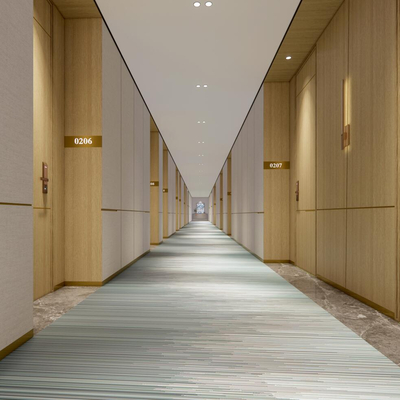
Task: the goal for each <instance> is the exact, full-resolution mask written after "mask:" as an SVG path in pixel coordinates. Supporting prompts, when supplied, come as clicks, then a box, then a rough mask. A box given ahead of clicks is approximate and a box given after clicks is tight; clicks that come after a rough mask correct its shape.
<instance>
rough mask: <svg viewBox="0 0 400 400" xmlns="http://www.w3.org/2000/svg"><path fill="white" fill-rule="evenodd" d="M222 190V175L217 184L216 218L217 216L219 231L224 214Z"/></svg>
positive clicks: (216, 222) (216, 221) (216, 223)
mask: <svg viewBox="0 0 400 400" xmlns="http://www.w3.org/2000/svg"><path fill="white" fill-rule="evenodd" d="M220 189H221V174H219V176H218V179H217V182H216V184H215V216H216V220H215V225H216V226H217V228H219V229H221V213H222V210H221V202H220V198H221V196H222V193H221V190H220Z"/></svg>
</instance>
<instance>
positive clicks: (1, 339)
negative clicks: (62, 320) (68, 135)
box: [0, 0, 33, 359]
mask: <svg viewBox="0 0 400 400" xmlns="http://www.w3.org/2000/svg"><path fill="white" fill-rule="evenodd" d="M32 16H33V6H32V1H31V0H21V1H18V2H14V1H8V2H3V3H2V10H1V13H0V36H1V38H2V40H1V43H0V58H1V59H2V60H6V62H4V63H2V67H1V69H0V92H1V93H2V94H4V95H3V96H1V97H0V131H1V134H0V170H1V173H0V275H1V277H2V278H1V279H0V321H1V329H0V359H1V358H3V357H5V356H6V355H7V354H8V353H9V352H11V351H12V350H13V349H14V348H16V347H17V346H18V345H21V344H22V343H23V342H24V341H26V340H27V339H29V338H30V337H32V335H33V331H32V329H33V315H32V314H33V310H32V299H33V207H32V204H33V195H32V193H33V182H32V176H33V108H32V104H33V103H32V98H33V51H32V43H33V31H32Z"/></svg>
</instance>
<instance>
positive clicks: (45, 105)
mask: <svg viewBox="0 0 400 400" xmlns="http://www.w3.org/2000/svg"><path fill="white" fill-rule="evenodd" d="M33 48H34V57H33V60H34V63H33V87H34V91H33V177H34V179H33V205H34V207H41V208H44V207H47V208H51V205H52V202H51V201H52V192H53V190H52V186H51V183H50V184H49V192H48V194H43V193H42V181H41V180H40V177H41V176H42V163H43V162H46V163H47V164H48V167H49V179H50V182H52V181H53V163H52V113H53V111H52V73H51V38H50V36H49V35H48V34H47V33H46V32H45V31H44V30H43V28H42V27H41V26H40V25H39V24H38V22H37V21H36V20H34V21H33Z"/></svg>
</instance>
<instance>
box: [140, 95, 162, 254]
mask: <svg viewBox="0 0 400 400" xmlns="http://www.w3.org/2000/svg"><path fill="white" fill-rule="evenodd" d="M141 101H142V103H143V156H144V158H143V209H144V211H147V212H150V113H149V110H148V109H147V107H146V105H145V104H144V102H143V99H141ZM159 150H161V149H159ZM159 167H161V166H159ZM160 197H161V195H160ZM160 201H162V200H161V199H160ZM160 207H162V203H161V206H160ZM148 217H149V226H148V229H149V235H150V215H149V216H148ZM148 249H150V237H149V241H148V242H147V249H146V251H147V250H148Z"/></svg>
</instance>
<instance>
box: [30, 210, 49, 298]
mask: <svg viewBox="0 0 400 400" xmlns="http://www.w3.org/2000/svg"><path fill="white" fill-rule="evenodd" d="M33 226H34V237H33V255H34V256H33V299H34V300H36V299H38V298H40V297H42V296H44V295H46V294H48V293H50V292H51V291H52V290H53V280H52V271H51V266H52V263H51V210H45V209H34V210H33Z"/></svg>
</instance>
